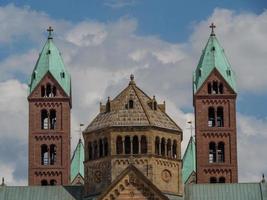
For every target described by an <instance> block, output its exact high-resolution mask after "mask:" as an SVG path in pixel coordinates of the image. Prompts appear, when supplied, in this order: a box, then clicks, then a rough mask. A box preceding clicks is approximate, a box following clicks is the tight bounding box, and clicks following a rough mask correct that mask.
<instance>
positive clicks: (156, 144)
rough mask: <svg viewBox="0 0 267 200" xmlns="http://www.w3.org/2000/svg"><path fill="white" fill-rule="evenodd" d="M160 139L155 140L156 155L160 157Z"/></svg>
mask: <svg viewBox="0 0 267 200" xmlns="http://www.w3.org/2000/svg"><path fill="white" fill-rule="evenodd" d="M159 143H160V142H159V137H156V139H155V154H157V155H159Z"/></svg>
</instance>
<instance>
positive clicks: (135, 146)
mask: <svg viewBox="0 0 267 200" xmlns="http://www.w3.org/2000/svg"><path fill="white" fill-rule="evenodd" d="M138 151H139V140H138V137H137V136H136V135H135V136H134V137H133V154H138Z"/></svg>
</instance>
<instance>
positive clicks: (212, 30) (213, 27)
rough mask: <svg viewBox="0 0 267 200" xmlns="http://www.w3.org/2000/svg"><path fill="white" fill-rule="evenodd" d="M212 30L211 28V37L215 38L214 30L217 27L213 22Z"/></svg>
mask: <svg viewBox="0 0 267 200" xmlns="http://www.w3.org/2000/svg"><path fill="white" fill-rule="evenodd" d="M210 28H211V34H210V35H211V36H215V33H214V29H215V28H216V26H215V24H214V23H213V22H212V23H211V25H210Z"/></svg>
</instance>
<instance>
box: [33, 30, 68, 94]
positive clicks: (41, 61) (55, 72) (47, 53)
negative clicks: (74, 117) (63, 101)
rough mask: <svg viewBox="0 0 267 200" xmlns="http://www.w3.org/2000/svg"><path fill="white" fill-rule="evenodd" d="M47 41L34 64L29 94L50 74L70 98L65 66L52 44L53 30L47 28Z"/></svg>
mask: <svg viewBox="0 0 267 200" xmlns="http://www.w3.org/2000/svg"><path fill="white" fill-rule="evenodd" d="M47 31H48V33H49V34H48V39H47V41H46V43H45V45H44V47H43V49H42V51H41V53H40V54H39V58H38V60H37V62H36V64H35V67H34V70H33V72H32V75H31V78H30V82H29V93H30V94H31V93H32V91H33V90H34V89H35V88H36V86H37V85H38V84H39V83H40V81H41V80H42V79H43V77H44V76H45V75H46V74H47V73H48V72H50V74H51V75H52V76H53V77H54V79H55V80H56V81H57V82H58V84H59V85H60V86H61V87H62V89H63V90H64V91H65V93H66V94H67V95H68V96H70V93H71V91H70V90H71V88H70V87H71V86H70V85H71V84H70V81H71V80H70V75H69V73H68V72H67V71H66V69H65V65H64V62H63V59H62V57H61V54H60V52H59V50H58V49H57V47H56V46H55V44H54V42H53V37H52V31H53V29H52V28H51V27H49V29H47Z"/></svg>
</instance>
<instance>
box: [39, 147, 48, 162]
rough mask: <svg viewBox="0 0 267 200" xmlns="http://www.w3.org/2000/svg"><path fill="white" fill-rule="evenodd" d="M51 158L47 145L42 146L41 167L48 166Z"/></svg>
mask: <svg viewBox="0 0 267 200" xmlns="http://www.w3.org/2000/svg"><path fill="white" fill-rule="evenodd" d="M48 164H49V157H48V147H47V145H46V144H42V145H41V165H48Z"/></svg>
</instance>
